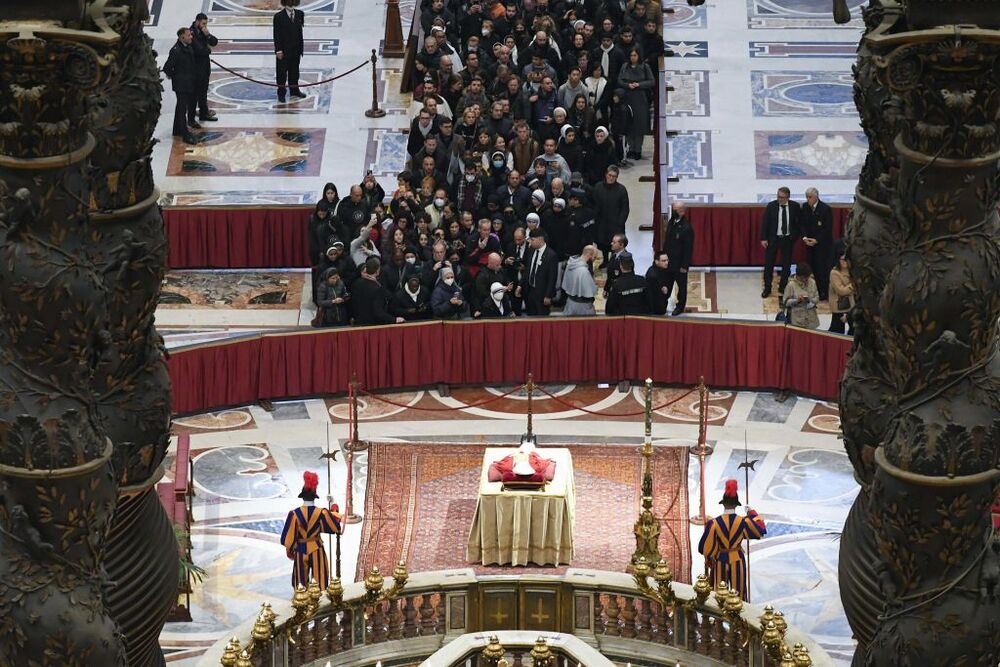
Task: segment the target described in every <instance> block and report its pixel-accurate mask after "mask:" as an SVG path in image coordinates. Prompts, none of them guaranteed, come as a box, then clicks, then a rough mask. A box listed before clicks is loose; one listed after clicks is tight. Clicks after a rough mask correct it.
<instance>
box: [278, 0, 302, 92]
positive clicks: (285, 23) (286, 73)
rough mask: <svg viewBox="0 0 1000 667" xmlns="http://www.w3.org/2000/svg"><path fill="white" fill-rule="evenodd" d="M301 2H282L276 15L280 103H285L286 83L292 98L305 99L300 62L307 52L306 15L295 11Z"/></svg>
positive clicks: (300, 11)
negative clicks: (305, 38) (304, 31)
mask: <svg viewBox="0 0 1000 667" xmlns="http://www.w3.org/2000/svg"><path fill="white" fill-rule="evenodd" d="M297 4H299V0H281V11H279V12H278V13H276V14H275V15H274V21H273V23H274V57H275V70H274V71H275V76H276V77H277V81H278V101H279V102H284V101H285V83H286V82H287V84H288V87H289V88H290V89H291V94H292V97H305V96H306V94H305V93H303V92H302V91H301V90H300V89H299V61H300V60H302V54H303V53H304V52H305V41H304V40H303V38H302V28H303V27H304V26H305V24H306V15H305V14H304V13H303V12H302V10H299V9H295V5H297Z"/></svg>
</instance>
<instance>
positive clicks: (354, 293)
mask: <svg viewBox="0 0 1000 667" xmlns="http://www.w3.org/2000/svg"><path fill="white" fill-rule="evenodd" d="M380 269H381V263H380V262H379V261H378V260H377V259H376V258H374V257H369V258H368V261H367V262H365V268H364V270H363V271H362V272H361V275H360V276H359V277H358V279H357V280H355V281H354V285H353V287H352V289H351V304H352V305H353V307H354V324H356V325H358V326H372V325H375V324H393V323H396V324H398V323H400V322H403V321H404V320H403V318H402V317H393V316H392V315H390V314H389V311H388V309H387V305H388V303H389V293H388V292H387V291H386V289H385V288H384V287H382V284H381V283H380V282H379V281H378V276H379V271H380Z"/></svg>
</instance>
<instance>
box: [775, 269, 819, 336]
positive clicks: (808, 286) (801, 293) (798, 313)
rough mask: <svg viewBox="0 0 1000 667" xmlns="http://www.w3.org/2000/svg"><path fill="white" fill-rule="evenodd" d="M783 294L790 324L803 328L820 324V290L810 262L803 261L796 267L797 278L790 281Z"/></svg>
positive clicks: (810, 327)
mask: <svg viewBox="0 0 1000 667" xmlns="http://www.w3.org/2000/svg"><path fill="white" fill-rule="evenodd" d="M783 296H784V299H783V300H784V306H785V308H787V309H788V313H789V317H788V323H789V324H791V325H792V326H793V327H802V328H803V329H815V328H817V327H818V326H819V315H817V314H816V304H818V303H819V291H818V290H817V289H816V281H815V280H813V277H812V269H811V268H810V267H809V265H808V264H806V263H805V262H802V263H801V264H799V265H797V266H796V267H795V278H794V279H792V280H790V281H789V282H788V285H787V286H786V287H785V293H784V295H783Z"/></svg>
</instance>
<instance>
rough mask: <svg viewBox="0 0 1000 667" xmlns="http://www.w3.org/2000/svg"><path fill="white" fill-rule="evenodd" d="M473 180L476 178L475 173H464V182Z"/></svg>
mask: <svg viewBox="0 0 1000 667" xmlns="http://www.w3.org/2000/svg"><path fill="white" fill-rule="evenodd" d="M474 180H476V175H475V174H466V175H465V182H466V183H472V182H473V181H474Z"/></svg>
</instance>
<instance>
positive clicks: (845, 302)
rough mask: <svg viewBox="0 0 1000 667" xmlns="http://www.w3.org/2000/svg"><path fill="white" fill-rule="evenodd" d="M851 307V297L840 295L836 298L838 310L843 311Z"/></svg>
mask: <svg viewBox="0 0 1000 667" xmlns="http://www.w3.org/2000/svg"><path fill="white" fill-rule="evenodd" d="M850 309H851V297H849V296H841V297H838V298H837V310H838V311H839V312H844V311H845V310H850Z"/></svg>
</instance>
